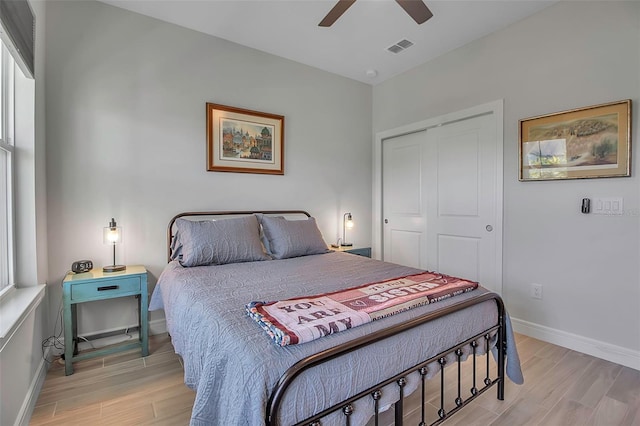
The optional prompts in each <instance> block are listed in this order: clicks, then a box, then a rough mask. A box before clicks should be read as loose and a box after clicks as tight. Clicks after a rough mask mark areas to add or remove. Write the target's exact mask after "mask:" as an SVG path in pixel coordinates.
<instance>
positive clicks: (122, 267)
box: [102, 265, 127, 272]
mask: <svg viewBox="0 0 640 426" xmlns="http://www.w3.org/2000/svg"><path fill="white" fill-rule="evenodd" d="M125 269H127V267H126V266H125V265H109V266H104V267H103V268H102V272H119V271H124V270H125Z"/></svg>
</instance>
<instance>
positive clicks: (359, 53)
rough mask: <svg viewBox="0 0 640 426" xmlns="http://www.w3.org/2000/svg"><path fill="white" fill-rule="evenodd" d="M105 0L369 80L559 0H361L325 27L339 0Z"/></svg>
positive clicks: (408, 66)
mask: <svg viewBox="0 0 640 426" xmlns="http://www.w3.org/2000/svg"><path fill="white" fill-rule="evenodd" d="M102 1H103V3H108V4H111V5H114V6H118V7H121V8H123V9H127V10H131V11H133V12H138V13H141V14H144V15H148V16H151V17H154V18H157V19H161V20H163V21H167V22H171V23H174V24H177V25H181V26H183V27H187V28H191V29H193V30H196V31H201V32H203V33H207V34H211V35H213V36H216V37H220V38H223V39H226V40H229V41H233V42H235V43H238V44H242V45H244V46H249V47H252V48H254V49H258V50H262V51H264V52H268V53H271V54H274V55H277V56H281V57H283V58H287V59H291V60H294V61H297V62H301V63H303V64H307V65H311V66H313V67H316V68H320V69H323V70H326V71H330V72H332V73H335V74H339V75H343V76H345V77H349V78H352V79H355V80H359V81H362V82H365V83H369V84H372V85H375V84H378V83H381V82H382V81H384V80H386V79H388V78H390V77H393V76H394V75H397V74H400V73H402V72H404V71H407V70H409V69H411V68H413V67H415V66H417V65H419V64H422V63H424V62H427V61H428V60H430V59H433V58H435V57H437V56H439V55H442V54H444V53H446V52H448V51H451V50H453V49H455V48H457V47H460V46H462V45H464V44H467V43H469V42H470V41H472V40H475V39H478V38H480V37H483V36H485V35H487V34H490V33H492V32H495V31H497V30H499V29H501V28H504V27H506V26H508V25H510V24H512V23H514V22H516V21H519V20H521V19H523V18H525V17H526V16H528V15H531V14H533V13H536V12H538V11H539V10H541V9H543V8H544V7H547V6H549V5H551V4H553V3H555V1H546V0H545V1H543V0H535V1H531V0H501V1H486V0H466V1H462V0H460V1H458V0H448V1H442V0H441V1H434V0H425V3H426V4H427V6H428V7H429V9H431V11H432V12H433V15H434V16H433V18H431V19H430V20H428V21H427V22H425V23H424V24H422V25H418V24H416V23H415V21H413V20H412V19H411V17H409V15H407V13H406V12H405V11H404V10H403V9H402V8H401V7H400V5H398V4H397V3H396V2H395V1H391V0H357V1H356V2H355V3H354V4H353V6H351V8H349V9H348V10H347V11H346V12H345V13H344V15H342V17H341V18H340V19H338V20H337V21H336V23H334V24H333V26H332V27H329V28H321V27H318V23H319V22H320V20H322V18H323V17H324V16H325V15H326V14H327V13H328V12H329V10H331V8H332V7H333V6H334V4H335V3H336V2H337V0H102ZM541 31H544V29H541ZM402 39H407V40H410V41H412V42H413V43H414V45H413V46H412V47H410V48H409V49H407V50H405V51H402V52H400V53H398V54H394V53H391V52H388V51H387V50H386V49H387V48H388V47H389V46H391V45H393V44H395V43H397V42H398V41H400V40H402ZM369 70H375V72H376V76H375V77H372V76H370V75H368V73H367V71H369ZM369 74H371V73H369Z"/></svg>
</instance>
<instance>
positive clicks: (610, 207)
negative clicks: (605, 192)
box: [591, 197, 624, 216]
mask: <svg viewBox="0 0 640 426" xmlns="http://www.w3.org/2000/svg"><path fill="white" fill-rule="evenodd" d="M591 211H592V212H593V214H599V215H605V216H621V215H622V214H624V202H623V198H622V197H601V198H594V199H593V203H592V204H591Z"/></svg>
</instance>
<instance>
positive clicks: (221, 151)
mask: <svg viewBox="0 0 640 426" xmlns="http://www.w3.org/2000/svg"><path fill="white" fill-rule="evenodd" d="M207 171H212V172H237V173H263V174H273V175H283V174H284V116H282V115H276V114H269V113H265V112H259V111H251V110H248V109H242V108H234V107H229V106H225V105H218V104H212V103H207Z"/></svg>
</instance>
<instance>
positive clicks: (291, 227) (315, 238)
mask: <svg viewBox="0 0 640 426" xmlns="http://www.w3.org/2000/svg"><path fill="white" fill-rule="evenodd" d="M260 219H261V222H262V230H263V231H264V236H265V237H266V240H267V242H268V244H265V246H266V247H268V252H269V254H270V255H271V256H272V257H273V258H274V259H288V258H290V257H298V256H307V255H310V254H321V253H327V252H328V251H329V249H328V248H327V243H325V242H324V239H323V238H322V234H321V233H320V230H319V229H318V225H316V220H315V219H314V218H312V217H311V218H309V219H307V220H287V219H285V218H283V217H270V216H262V215H261V216H260Z"/></svg>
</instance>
